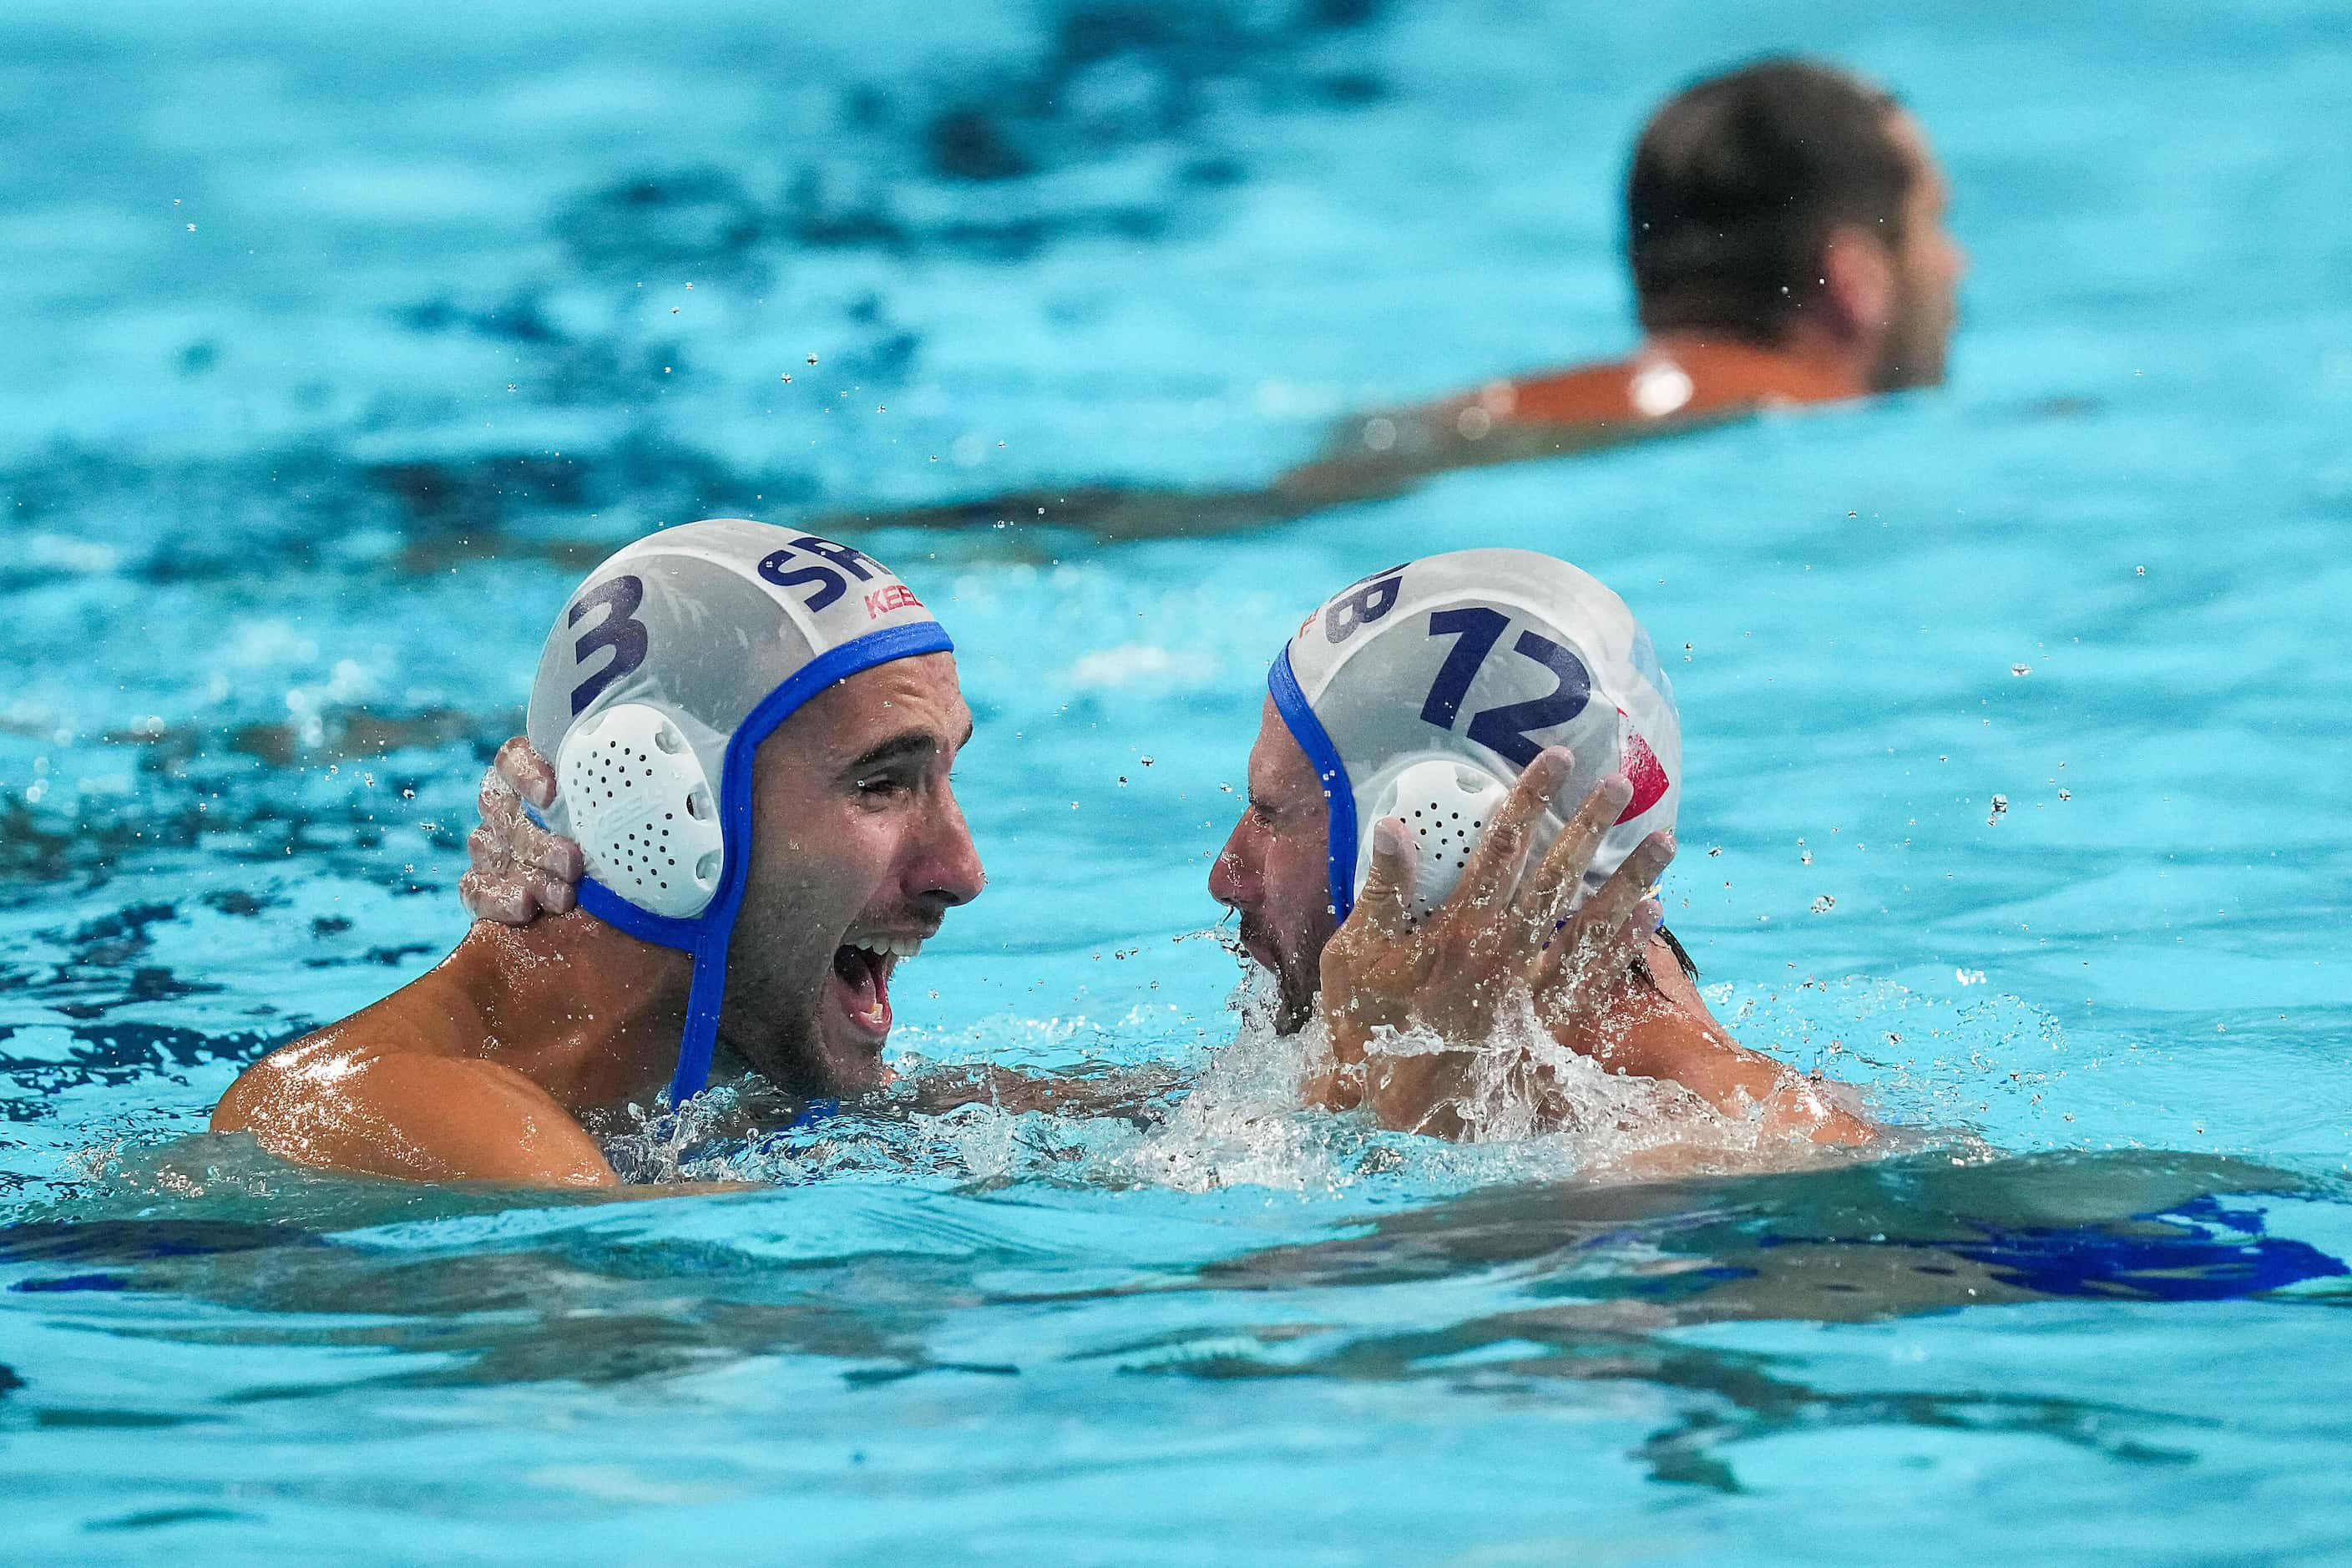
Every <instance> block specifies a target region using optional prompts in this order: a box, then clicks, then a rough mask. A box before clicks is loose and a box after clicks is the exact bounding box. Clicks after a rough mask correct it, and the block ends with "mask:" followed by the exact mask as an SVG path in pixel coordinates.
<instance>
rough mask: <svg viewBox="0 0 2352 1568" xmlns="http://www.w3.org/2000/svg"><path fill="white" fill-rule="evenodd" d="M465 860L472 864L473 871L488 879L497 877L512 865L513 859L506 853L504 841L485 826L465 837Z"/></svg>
mask: <svg viewBox="0 0 2352 1568" xmlns="http://www.w3.org/2000/svg"><path fill="white" fill-rule="evenodd" d="M466 858H467V860H469V861H471V862H472V863H473V867H474V869H475V870H477V871H479V872H481V873H483V874H484V875H485V876H490V877H495V876H498V875H499V874H500V873H502V872H504V871H505V870H506V868H508V867H509V866H510V865H512V864H513V863H514V857H513V856H511V855H509V854H508V853H507V843H506V840H505V839H503V838H501V837H499V835H498V834H497V833H496V832H494V831H493V830H492V829H491V828H490V827H488V826H487V825H486V826H481V827H477V828H476V829H474V831H473V832H471V833H468V834H467V835H466Z"/></svg>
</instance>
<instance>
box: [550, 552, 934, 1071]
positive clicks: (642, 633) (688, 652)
mask: <svg viewBox="0 0 2352 1568" xmlns="http://www.w3.org/2000/svg"><path fill="white" fill-rule="evenodd" d="M953 647H954V644H952V643H950V641H949V640H948V634H947V631H946V628H944V627H942V626H940V624H939V622H938V621H936V620H934V619H933V618H932V617H931V613H930V611H929V610H927V609H925V608H924V607H923V605H922V601H920V600H919V599H918V598H916V597H915V595H914V592H913V590H911V589H909V588H908V586H907V585H906V584H904V583H902V582H900V581H899V580H898V577H897V575H896V574H893V573H892V572H891V571H890V569H889V568H888V567H887V566H884V565H883V564H881V563H879V562H877V561H876V560H875V559H874V558H873V557H872V556H870V555H867V554H866V553H865V552H862V551H859V550H856V549H853V548H851V547H850V546H848V545H846V544H841V543H837V542H835V541H833V540H830V539H820V538H818V537H816V536H815V535H814V534H810V533H803V532H802V531H799V530H797V529H791V528H777V527H773V526H772V525H770V524H767V523H762V522H749V521H743V520H741V519H740V518H722V519H719V520H716V521H708V522H693V523H687V524H685V525H683V526H681V527H678V528H672V529H666V530H664V531H661V532H659V533H656V534H652V535H650V536H648V537H646V538H645V539H641V540H639V541H637V542H635V544H632V545H630V546H629V547H628V548H626V549H625V550H623V551H622V552H620V553H618V554H616V555H614V557H612V559H610V560H608V561H606V562H605V563H604V564H603V565H601V566H599V567H597V568H596V569H595V570H594V571H593V572H592V573H590V574H588V579H587V581H586V582H584V583H583V584H581V585H580V587H579V588H578V589H577V590H576V591H575V592H574V593H573V594H572V597H571V599H570V600H569V601H568V602H567V603H566V604H565V605H564V607H563V613H562V615H561V616H558V617H557V618H556V623H555V629H554V630H553V631H552V632H551V633H550V634H549V636H548V639H547V647H546V648H545V649H544V650H543V651H542V652H541V655H540V658H539V677H538V679H537V680H536V681H534V682H533V684H532V686H531V692H530V718H529V720H528V727H529V729H530V743H531V744H532V745H533V746H535V747H537V748H538V750H539V752H540V753H541V755H542V756H545V757H547V758H549V759H551V761H552V762H553V763H555V772H556V790H557V793H556V800H555V805H554V806H553V807H552V808H551V810H550V811H549V812H548V814H547V819H548V826H551V827H552V828H554V829H555V830H556V831H558V832H560V833H564V834H567V835H569V836H570V837H572V838H574V839H576V840H578V841H579V844H580V847H581V849H582V851H583V855H584V858H585V859H586V861H587V876H586V877H585V878H584V879H583V880H582V882H581V884H580V903H581V907H582V908H583V909H585V910H587V911H588V912H589V913H591V914H593V915H594V916H595V917H596V918H597V919H599V920H601V921H604V922H605V923H606V924H608V925H613V926H616V927H618V928H619V929H620V930H622V931H626V932H628V933H629V934H630V935H631V936H635V937H638V938H641V939H643V940H645V941H646V942H659V943H661V944H662V945H663V946H666V947H674V948H677V949H680V950H682V951H684V952H690V953H692V954H693V955H694V984H693V989H692V991H691V992H690V993H689V994H688V1001H687V1011H686V1031H685V1037H684V1038H683V1039H682V1040H681V1041H680V1043H679V1047H678V1058H677V1074H676V1076H675V1077H674V1078H673V1079H672V1080H671V1083H670V1103H671V1104H673V1105H682V1104H684V1103H685V1102H686V1101H687V1100H688V1099H690V1098H692V1097H693V1096H694V1095H695V1094H697V1093H698V1092H699V1091H700V1090H701V1089H702V1086H703V1084H704V1082H705V1081H706V1080H707V1079H709V1073H710V1058H711V1053H712V1051H713V1049H714V1048H715V1047H716V1046H717V1043H718V1037H719V1008H720V1004H721V1003H722V1002H723V1000H724V999H725V994H726V984H727V944H728V939H729V938H730V936H731V935H732V934H733V931H734V928H735V915H736V911H737V910H739V909H740V908H741V906H742V902H743V884H744V878H745V876H746V874H747V871H748V868H749V863H750V855H751V757H752V753H753V752H755V751H757V750H758V749H759V745H760V742H761V741H763V740H765V739H766V738H767V737H768V736H769V735H770V734H771V733H772V731H774V730H775V729H776V728H777V726H779V725H781V724H782V723H783V721H785V720H787V719H789V718H791V717H792V715H793V712H794V711H796V710H798V709H799V708H800V707H801V705H802V704H803V703H804V702H806V701H807V700H809V699H810V698H812V697H814V696H815V695H816V694H817V693H818V692H820V691H823V690H824V689H826V688H827V687H829V686H833V685H835V684H837V683H838V682H840V681H843V680H846V679H849V678H850V677H851V676H853V675H856V673H857V672H858V671H860V670H862V669H870V668H873V667H874V666H876V665H877V664H885V663H887V662H888V661H890V660H892V659H896V658H911V657H913V656H915V655H918V654H926V653H947V652H950V651H952V649H953Z"/></svg>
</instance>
